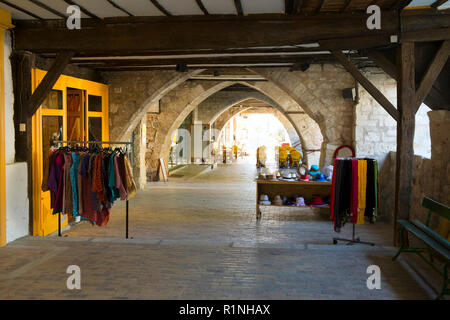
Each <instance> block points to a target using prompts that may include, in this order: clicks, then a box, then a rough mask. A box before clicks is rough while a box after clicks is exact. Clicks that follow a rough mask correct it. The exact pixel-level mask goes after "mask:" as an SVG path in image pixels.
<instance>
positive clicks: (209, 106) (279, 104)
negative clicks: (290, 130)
mask: <svg viewBox="0 0 450 320" xmlns="http://www.w3.org/2000/svg"><path fill="white" fill-rule="evenodd" d="M239 84H241V85H245V86H247V87H249V88H251V89H253V90H254V91H243V92H234V91H233V92H228V93H226V92H225V91H221V92H217V93H216V94H214V96H211V97H209V98H208V99H207V100H205V101H204V102H202V103H201V104H200V105H199V111H200V110H202V112H199V113H201V114H204V115H206V116H204V118H203V119H202V120H203V122H205V121H206V122H208V121H209V122H211V121H212V120H213V119H214V117H215V116H217V115H219V114H220V112H223V111H224V110H226V109H227V108H228V107H231V106H232V105H234V104H237V103H239V102H241V101H244V100H247V99H249V98H254V99H258V100H260V101H264V102H266V103H268V104H270V105H271V106H273V107H275V108H276V109H278V110H279V111H280V112H281V113H282V114H283V115H284V118H286V119H287V120H288V122H289V123H290V124H291V125H292V126H293V127H294V128H295V130H296V132H297V133H298V136H299V138H300V143H301V146H302V151H303V154H304V159H305V161H309V162H311V163H314V164H319V163H320V160H321V159H320V155H321V152H320V150H321V147H322V144H323V135H322V131H321V128H320V127H319V125H318V124H317V123H316V122H315V121H314V120H313V119H312V118H311V117H310V115H309V114H307V112H306V111H305V110H304V109H303V108H302V106H300V105H298V103H297V102H295V101H294V100H293V99H292V98H290V97H289V96H287V95H286V94H285V93H284V92H283V91H282V90H281V89H279V88H278V87H276V85H273V84H271V83H270V82H269V81H264V82H256V81H253V82H247V81H246V82H243V81H240V82H239ZM208 110H209V112H207V111H208ZM312 150H318V152H314V151H312Z"/></svg>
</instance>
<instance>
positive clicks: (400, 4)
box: [390, 0, 412, 11]
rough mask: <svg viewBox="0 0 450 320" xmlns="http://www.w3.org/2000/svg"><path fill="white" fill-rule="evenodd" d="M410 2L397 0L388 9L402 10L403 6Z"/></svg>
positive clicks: (408, 0)
mask: <svg viewBox="0 0 450 320" xmlns="http://www.w3.org/2000/svg"><path fill="white" fill-rule="evenodd" d="M411 2H412V0H398V1H397V2H395V3H394V4H393V5H392V6H391V8H390V10H399V11H401V10H403V9H404V8H405V7H407V6H408V5H409V4H410V3H411Z"/></svg>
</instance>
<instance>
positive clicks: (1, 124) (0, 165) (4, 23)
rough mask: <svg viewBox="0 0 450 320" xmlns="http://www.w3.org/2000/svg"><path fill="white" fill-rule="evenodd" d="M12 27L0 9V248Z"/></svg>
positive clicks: (3, 237)
mask: <svg viewBox="0 0 450 320" xmlns="http://www.w3.org/2000/svg"><path fill="white" fill-rule="evenodd" d="M13 27H14V26H13V25H12V24H11V14H10V13H9V12H8V11H6V10H3V9H0V247H1V246H4V245H6V158H5V157H6V155H5V143H6V141H5V66H4V63H5V57H4V53H5V51H4V50H5V30H7V29H11V28H13Z"/></svg>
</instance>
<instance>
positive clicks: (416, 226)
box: [393, 197, 450, 299]
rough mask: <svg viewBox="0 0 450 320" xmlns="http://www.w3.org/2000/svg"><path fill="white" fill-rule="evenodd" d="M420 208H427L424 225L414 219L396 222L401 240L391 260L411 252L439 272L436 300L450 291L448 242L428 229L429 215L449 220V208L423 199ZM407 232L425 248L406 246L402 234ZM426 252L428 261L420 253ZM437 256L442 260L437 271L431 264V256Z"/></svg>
mask: <svg viewBox="0 0 450 320" xmlns="http://www.w3.org/2000/svg"><path fill="white" fill-rule="evenodd" d="M422 207H424V208H427V209H428V210H429V212H428V217H427V222H426V224H423V223H422V222H420V221H419V220H417V219H415V220H413V221H407V220H401V219H399V220H397V222H398V223H399V224H400V225H401V239H402V243H401V246H400V249H399V250H398V252H397V254H396V255H395V256H394V258H393V260H395V259H397V257H398V256H399V255H400V253H402V252H413V253H415V254H417V255H419V256H420V257H421V258H422V259H423V260H424V261H425V262H427V263H428V264H429V265H430V266H431V267H433V269H435V270H436V271H437V272H439V273H440V274H441V275H442V276H443V278H444V279H443V283H442V290H441V292H440V294H439V295H438V297H437V299H439V298H441V297H442V296H444V295H446V294H449V293H450V289H448V288H447V287H448V283H449V278H448V271H447V268H448V264H449V261H450V241H448V240H447V239H445V238H444V237H442V236H441V235H439V234H438V233H436V232H434V231H433V230H431V229H430V228H429V225H430V220H431V214H432V213H436V214H438V215H440V216H441V217H443V218H445V219H448V220H450V208H449V207H448V206H446V205H444V204H442V203H439V202H437V201H434V200H432V199H430V198H427V197H425V198H423V201H422ZM405 230H406V231H408V232H410V233H411V234H412V235H414V236H415V237H417V238H418V239H420V240H421V241H422V242H424V243H425V245H426V248H413V247H410V246H408V245H407V244H406V242H407V239H406V238H405V234H404V232H405ZM424 251H425V252H428V254H429V259H427V258H426V257H425V256H424V255H423V254H422V252H424ZM436 254H437V255H439V256H441V257H442V258H443V259H444V270H443V271H441V270H439V269H438V268H437V267H436V266H435V265H434V264H433V255H436Z"/></svg>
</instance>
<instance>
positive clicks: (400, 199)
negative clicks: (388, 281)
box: [394, 42, 416, 245]
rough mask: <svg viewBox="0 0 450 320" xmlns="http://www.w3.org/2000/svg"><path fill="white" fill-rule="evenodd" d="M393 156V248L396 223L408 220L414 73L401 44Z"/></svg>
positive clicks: (410, 52)
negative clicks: (397, 115)
mask: <svg viewBox="0 0 450 320" xmlns="http://www.w3.org/2000/svg"><path fill="white" fill-rule="evenodd" d="M397 59H398V62H397V67H398V72H397V74H398V81H397V109H398V112H399V118H398V121H397V155H396V171H395V213H394V244H395V245H398V244H399V239H400V238H399V236H400V233H399V230H398V225H397V219H405V220H408V219H409V213H410V211H411V199H412V182H413V170H414V146H413V142H414V128H415V108H414V106H415V103H416V99H415V80H414V77H415V72H414V69H415V68H414V43H413V42H403V43H402V44H401V45H400V47H399V49H398V56H397Z"/></svg>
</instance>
